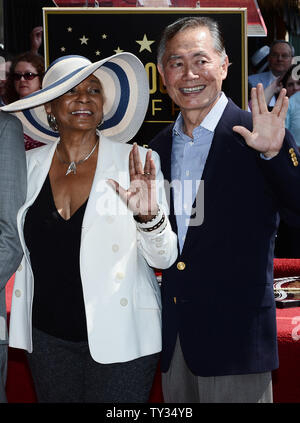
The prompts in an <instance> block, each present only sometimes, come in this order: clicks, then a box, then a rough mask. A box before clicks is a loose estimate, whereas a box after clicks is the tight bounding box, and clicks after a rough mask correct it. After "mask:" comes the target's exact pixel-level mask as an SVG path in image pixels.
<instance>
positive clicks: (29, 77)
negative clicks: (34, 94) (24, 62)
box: [12, 72, 39, 81]
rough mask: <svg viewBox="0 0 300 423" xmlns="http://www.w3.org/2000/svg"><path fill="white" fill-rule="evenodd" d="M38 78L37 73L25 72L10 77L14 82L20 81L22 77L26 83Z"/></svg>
mask: <svg viewBox="0 0 300 423" xmlns="http://www.w3.org/2000/svg"><path fill="white" fill-rule="evenodd" d="M37 76H39V74H38V73H32V72H26V73H13V75H12V77H13V80H14V81H20V80H21V79H22V77H23V78H24V79H25V80H26V81H31V80H32V79H34V78H35V77H37Z"/></svg>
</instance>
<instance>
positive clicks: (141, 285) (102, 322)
mask: <svg viewBox="0 0 300 423" xmlns="http://www.w3.org/2000/svg"><path fill="white" fill-rule="evenodd" d="M56 145H57V142H54V143H53V144H52V145H46V146H43V147H40V148H37V149H33V150H30V151H28V152H27V154H26V156H27V167H28V192H27V198H26V201H25V204H24V205H23V206H22V207H21V209H20V210H19V212H18V216H17V223H18V231H19V236H20V240H21V244H22V248H23V251H24V256H23V259H22V262H21V265H20V267H19V269H18V271H17V272H16V277H15V284H14V290H13V298H12V307H11V316H10V331H9V345H10V346H11V347H15V348H22V349H25V350H27V351H28V352H32V350H33V345H32V322H31V315H32V301H33V292H34V279H33V273H32V269H31V265H30V254H29V251H28V249H27V247H26V245H25V239H24V232H23V226H24V220H25V216H26V212H27V210H28V208H29V207H30V205H31V204H33V202H34V201H35V199H36V197H37V196H38V194H39V192H40V190H41V188H42V186H43V183H44V181H45V179H46V176H47V174H48V172H49V169H50V165H51V162H52V158H53V155H54V153H55V148H56ZM131 148H132V146H131V145H128V144H122V143H117V142H112V141H109V140H108V139H106V138H105V137H102V136H101V141H100V145H99V154H98V162H97V168H96V172H95V176H94V180H93V184H92V188H91V192H90V196H89V199H88V203H87V207H86V210H85V214H84V218H83V225H82V234H81V246H80V272H81V280H82V287H83V297H84V304H85V312H86V320H87V333H88V342H89V348H90V353H91V356H92V357H93V359H94V360H95V361H97V362H100V363H114V362H124V361H129V360H133V359H135V358H138V357H141V356H145V355H149V354H153V353H156V352H159V351H160V350H161V300H160V288H159V286H158V283H157V280H156V276H155V273H154V270H153V269H152V268H158V269H159V268H160V269H163V268H168V267H169V266H171V265H172V264H173V263H174V261H175V260H176V258H177V237H176V235H175V233H174V232H172V230H171V226H170V224H169V221H168V223H167V226H166V228H165V229H164V230H163V231H162V232H161V233H159V230H156V231H153V232H143V231H141V230H139V228H138V226H137V224H136V222H135V220H134V219H133V216H132V213H131V212H130V211H129V210H128V208H127V207H126V205H125V204H124V203H123V201H122V200H121V199H120V198H119V196H118V195H117V194H116V193H115V191H114V189H113V188H112V187H111V186H109V185H108V184H107V182H106V180H107V179H108V178H112V179H115V180H116V181H118V182H119V183H120V184H121V185H122V186H123V187H124V188H128V187H129V183H130V182H129V172H128V159H129V152H130V150H131ZM139 151H140V155H141V159H142V161H144V160H145V156H146V151H147V150H146V149H145V148H139ZM153 159H154V161H155V164H156V172H157V177H156V178H157V192H158V202H159V204H160V207H162V208H163V209H164V211H165V212H166V215H167V214H168V209H167V202H166V198H165V192H164V188H163V175H162V172H161V170H160V161H159V157H158V155H157V154H156V153H155V152H153ZM65 241H66V248H67V246H68V242H67V240H65ZM62 242H64V241H63V240H62ZM41 248H43V246H42V245H41ZM53 265H55V263H52V261H51V257H49V266H53ZM58 295H59V293H58Z"/></svg>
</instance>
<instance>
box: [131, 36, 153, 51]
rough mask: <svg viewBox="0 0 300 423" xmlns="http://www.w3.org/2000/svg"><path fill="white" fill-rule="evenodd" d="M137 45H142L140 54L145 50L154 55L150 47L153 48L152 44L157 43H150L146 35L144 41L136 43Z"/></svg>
mask: <svg viewBox="0 0 300 423" xmlns="http://www.w3.org/2000/svg"><path fill="white" fill-rule="evenodd" d="M135 42H136V43H138V44H140V46H141V47H140V51H139V52H141V51H143V50H148V51H150V53H152V50H151V48H150V46H151V44H152V43H154V42H155V41H150V40H148V38H147V35H146V34H144V38H143V39H142V40H140V41H137V40H136V41H135Z"/></svg>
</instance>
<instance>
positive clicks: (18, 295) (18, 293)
mask: <svg viewBox="0 0 300 423" xmlns="http://www.w3.org/2000/svg"><path fill="white" fill-rule="evenodd" d="M15 296H16V297H17V298H19V297H21V291H20V289H16V290H15Z"/></svg>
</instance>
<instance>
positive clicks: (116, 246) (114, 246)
mask: <svg viewBox="0 0 300 423" xmlns="http://www.w3.org/2000/svg"><path fill="white" fill-rule="evenodd" d="M111 249H112V250H113V252H114V253H117V252H118V251H119V246H118V244H113V245H112V247H111Z"/></svg>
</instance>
